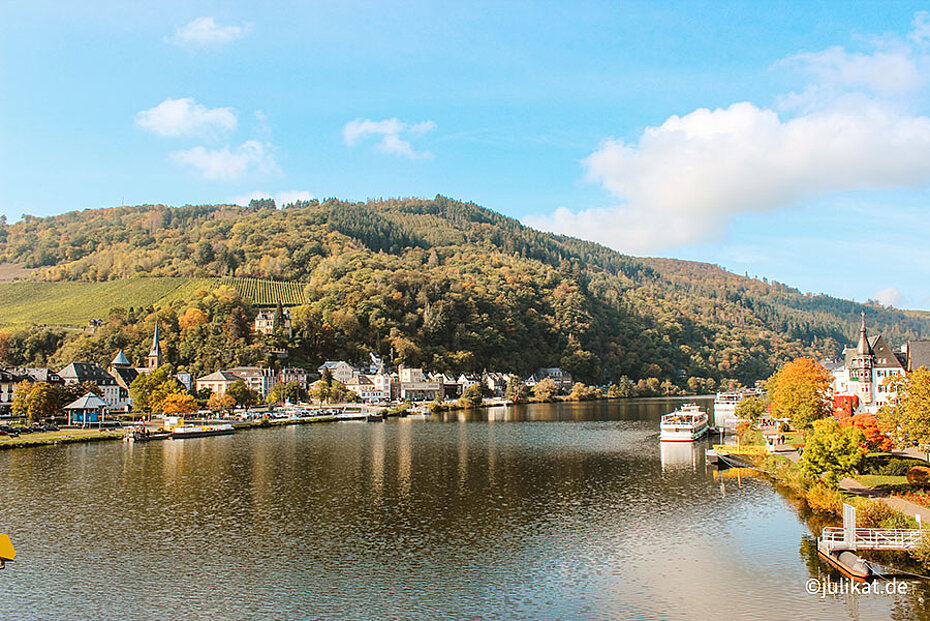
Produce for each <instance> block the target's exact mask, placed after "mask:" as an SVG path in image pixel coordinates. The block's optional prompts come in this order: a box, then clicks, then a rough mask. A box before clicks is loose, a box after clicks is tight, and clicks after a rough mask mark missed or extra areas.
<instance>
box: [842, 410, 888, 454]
mask: <svg viewBox="0 0 930 621" xmlns="http://www.w3.org/2000/svg"><path fill="white" fill-rule="evenodd" d="M840 424H841V425H851V426H853V427H855V428H856V429H859V430H860V431H862V433H863V434H864V435H865V447H866V448H867V449H869V450H870V451H890V450H891V449H893V448H894V442H892V440H891V438H889V437H888V436H887V435H885V434H884V433H882V430H881V429H879V428H878V419H877V418H876V417H875V415H874V414H868V413H865V412H863V413H862V414H856V415H855V416H850V417H848V418H844V419H843V420H841V421H840Z"/></svg>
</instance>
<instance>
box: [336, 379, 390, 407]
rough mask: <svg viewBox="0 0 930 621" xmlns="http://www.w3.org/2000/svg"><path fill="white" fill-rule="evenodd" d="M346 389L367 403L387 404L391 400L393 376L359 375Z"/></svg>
mask: <svg viewBox="0 0 930 621" xmlns="http://www.w3.org/2000/svg"><path fill="white" fill-rule="evenodd" d="M346 388H347V389H349V390H350V391H352V392H353V393H355V394H356V395H358V398H359V399H361V400H362V401H365V402H366V403H386V402H388V401H390V400H391V376H390V375H385V374H383V373H377V374H375V375H359V376H358V377H355V378H353V379H352V380H350V381H349V382H348V383H347V384H346Z"/></svg>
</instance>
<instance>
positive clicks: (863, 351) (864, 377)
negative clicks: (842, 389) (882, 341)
mask: <svg viewBox="0 0 930 621" xmlns="http://www.w3.org/2000/svg"><path fill="white" fill-rule="evenodd" d="M873 359H874V354H873V353H872V346H871V345H870V344H869V337H868V335H867V334H866V332H865V312H863V313H862V325H861V326H860V328H859V343H858V345H857V346H856V355H855V356H854V357H853V360H852V368H851V369H850V375H851V377H850V378H849V379H850V380H852V381H854V382H858V390H857V391H856V394H857V395H858V396H859V400H860V401H861V402H862V403H863V405H871V403H872V363H873Z"/></svg>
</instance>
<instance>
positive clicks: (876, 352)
mask: <svg viewBox="0 0 930 621" xmlns="http://www.w3.org/2000/svg"><path fill="white" fill-rule="evenodd" d="M869 349H870V350H871V351H872V355H873V356H874V357H875V358H874V362H873V364H872V366H873V367H875V368H876V369H903V368H904V367H903V365H902V364H901V361H900V360H898V357H897V356H895V354H894V351H893V350H892V349H891V348H890V347H889V346H888V343H886V342H885V339H884V337H882V335H880V334H879V335H878V336H873V337H872V338H870V339H869Z"/></svg>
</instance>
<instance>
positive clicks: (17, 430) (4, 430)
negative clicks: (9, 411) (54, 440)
mask: <svg viewBox="0 0 930 621" xmlns="http://www.w3.org/2000/svg"><path fill="white" fill-rule="evenodd" d="M42 431H58V427H57V426H56V425H40V424H39V423H33V424H32V425H30V426H28V427H14V426H13V425H0V436H9V437H13V438H16V437H19V436H20V435H21V434H24V433H39V432H42Z"/></svg>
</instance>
